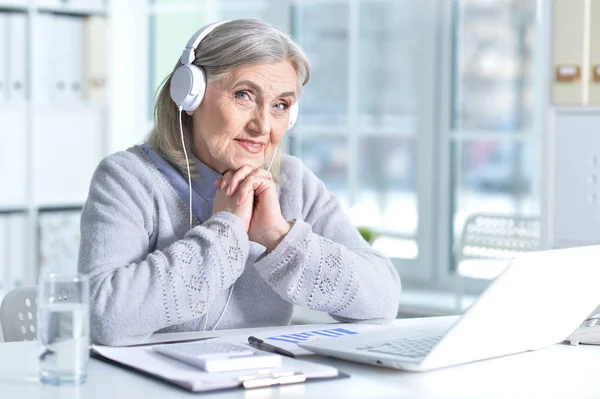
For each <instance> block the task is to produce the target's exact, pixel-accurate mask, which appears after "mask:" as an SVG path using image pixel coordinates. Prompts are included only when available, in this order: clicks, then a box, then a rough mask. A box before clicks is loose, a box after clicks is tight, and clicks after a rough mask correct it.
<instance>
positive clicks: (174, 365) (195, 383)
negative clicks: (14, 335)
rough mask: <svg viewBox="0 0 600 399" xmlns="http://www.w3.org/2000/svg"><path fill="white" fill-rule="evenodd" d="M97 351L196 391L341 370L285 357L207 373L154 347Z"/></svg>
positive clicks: (330, 374) (98, 348)
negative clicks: (274, 363)
mask: <svg viewBox="0 0 600 399" xmlns="http://www.w3.org/2000/svg"><path fill="white" fill-rule="evenodd" d="M216 340H220V341H223V342H233V341H232V340H230V339H224V338H216ZM174 345H176V344H174ZM93 350H94V351H95V352H97V353H99V354H100V355H102V356H104V357H106V358H109V359H112V360H114V361H116V362H118V363H121V364H124V365H128V366H131V367H133V368H135V369H138V370H140V371H144V372H147V373H149V374H152V375H154V376H157V377H159V378H162V379H165V380H167V381H171V382H173V383H175V384H177V385H179V386H182V387H184V388H186V389H189V390H191V391H194V392H203V391H211V390H215V389H223V388H233V387H237V386H239V385H240V381H239V379H240V377H249V376H255V377H261V376H267V375H269V374H270V373H285V372H296V373H298V372H301V373H303V374H304V375H305V376H306V378H307V379H310V378H328V377H336V376H337V375H338V371H337V369H336V368H334V367H331V366H326V365H322V364H317V363H310V362H307V361H303V360H298V359H292V358H290V357H285V356H282V365H281V366H280V367H276V368H270V369H264V370H239V371H228V372H221V373H207V372H205V371H203V370H200V369H198V368H195V367H193V366H190V365H188V364H186V363H183V362H180V361H177V360H174V359H171V358H169V357H166V356H163V355H161V354H159V353H157V352H156V351H154V350H153V349H152V346H136V347H107V346H96V345H94V346H93Z"/></svg>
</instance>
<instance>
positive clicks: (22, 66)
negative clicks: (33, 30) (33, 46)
mask: <svg viewBox="0 0 600 399" xmlns="http://www.w3.org/2000/svg"><path fill="white" fill-rule="evenodd" d="M7 47H8V51H7V54H8V57H6V60H7V62H8V90H7V92H8V100H9V101H10V102H11V103H24V102H25V100H26V99H27V75H26V74H27V15H26V14H23V13H10V14H8V45H7ZM3 58H4V57H3Z"/></svg>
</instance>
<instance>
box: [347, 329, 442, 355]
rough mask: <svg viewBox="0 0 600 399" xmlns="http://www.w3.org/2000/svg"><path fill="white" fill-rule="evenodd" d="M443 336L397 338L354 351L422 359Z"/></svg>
mask: <svg viewBox="0 0 600 399" xmlns="http://www.w3.org/2000/svg"><path fill="white" fill-rule="evenodd" d="M443 336H444V334H440V335H428V336H427V337H411V338H409V337H406V338H399V339H393V340H391V341H386V342H383V343H379V344H376V345H368V346H361V347H360V348H356V349H358V350H366V351H368V352H377V353H385V354H388V355H396V356H403V357H415V358H416V357H424V356H425V355H427V354H428V353H429V352H430V351H431V349H432V348H433V347H434V346H435V345H436V344H437V343H438V342H439V340H440V339H442V337H443Z"/></svg>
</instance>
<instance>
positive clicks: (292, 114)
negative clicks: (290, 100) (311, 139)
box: [286, 102, 299, 131]
mask: <svg viewBox="0 0 600 399" xmlns="http://www.w3.org/2000/svg"><path fill="white" fill-rule="evenodd" d="M298 112H299V110H298V102H295V103H294V105H292V107H291V108H290V121H289V124H288V128H287V130H290V129H291V128H293V127H294V125H295V124H296V121H297V120H298ZM287 130H286V131H287Z"/></svg>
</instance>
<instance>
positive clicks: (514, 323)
mask: <svg viewBox="0 0 600 399" xmlns="http://www.w3.org/2000/svg"><path fill="white" fill-rule="evenodd" d="M598 259H600V246H589V247H579V248H568V249H557V250H550V251H539V252H530V253H524V254H520V255H517V256H516V257H515V258H514V260H513V261H512V262H511V263H510V265H509V266H508V268H506V270H505V271H504V272H503V273H502V274H501V275H500V276H499V277H497V278H496V279H495V280H494V281H493V282H492V284H491V285H490V286H489V287H488V289H487V290H486V291H485V292H484V293H483V294H481V296H480V297H479V299H478V300H477V302H476V303H475V304H473V305H472V306H471V307H470V308H469V309H468V310H467V311H466V313H465V314H463V315H462V316H461V317H460V318H459V319H457V320H456V322H454V323H452V321H451V322H450V323H447V322H438V323H435V322H434V323H431V322H429V323H427V322H425V323H427V324H421V325H419V324H413V325H410V326H408V327H396V328H392V329H387V330H385V331H377V332H365V333H363V334H360V335H347V336H344V337H339V338H335V339H322V340H318V341H310V342H306V343H300V344H299V345H300V346H301V347H303V348H305V349H308V350H310V351H312V352H315V353H318V354H321V355H329V356H333V357H338V358H342V359H347V360H352V361H356V362H362V363H368V364H374V365H379V366H385V367H391V368H397V369H403V370H412V371H424V370H431V369H436V368H440V367H446V366H452V365H456V364H461V363H467V362H472V361H476V360H482V359H488V358H492V357H497V356H503V355H509V354H513V353H519V352H524V351H528V350H533V349H538V348H542V347H545V346H549V345H552V344H555V343H558V342H560V341H562V340H564V339H566V338H567V336H568V335H569V334H571V333H572V332H573V330H575V328H577V327H579V325H580V323H581V322H582V320H584V319H585V318H586V317H587V316H588V315H589V314H590V312H592V311H593V310H594V309H595V308H596V306H597V305H598V303H600V290H599V289H598V282H599V281H600V267H599V266H600V264H599V262H600V261H599V260H598ZM444 324H445V325H444Z"/></svg>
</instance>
